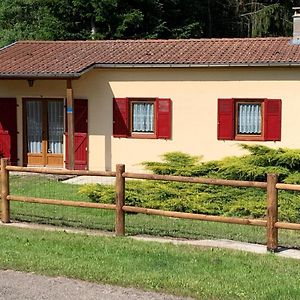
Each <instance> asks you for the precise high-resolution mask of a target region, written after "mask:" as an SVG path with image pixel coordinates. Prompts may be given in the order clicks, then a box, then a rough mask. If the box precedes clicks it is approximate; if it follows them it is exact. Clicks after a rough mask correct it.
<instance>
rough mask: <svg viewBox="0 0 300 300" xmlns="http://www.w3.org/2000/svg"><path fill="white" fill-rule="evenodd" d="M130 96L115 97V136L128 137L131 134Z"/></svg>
mask: <svg viewBox="0 0 300 300" xmlns="http://www.w3.org/2000/svg"><path fill="white" fill-rule="evenodd" d="M128 110H129V107H128V98H114V99H113V136H114V137H128V135H129V128H128V127H129V112H128Z"/></svg>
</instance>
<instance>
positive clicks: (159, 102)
mask: <svg viewBox="0 0 300 300" xmlns="http://www.w3.org/2000/svg"><path fill="white" fill-rule="evenodd" d="M171 104H172V102H171V99H156V137H157V138H158V139H170V138H171V131H172V128H171V127H172V126H171V124H172V105H171Z"/></svg>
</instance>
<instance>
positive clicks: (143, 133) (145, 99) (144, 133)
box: [128, 98, 157, 139]
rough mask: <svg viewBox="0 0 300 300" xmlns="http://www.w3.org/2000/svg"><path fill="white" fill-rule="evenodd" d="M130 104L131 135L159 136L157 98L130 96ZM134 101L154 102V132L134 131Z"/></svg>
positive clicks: (142, 137) (152, 137)
mask: <svg viewBox="0 0 300 300" xmlns="http://www.w3.org/2000/svg"><path fill="white" fill-rule="evenodd" d="M128 102H129V103H128V106H129V110H128V113H129V137H131V138H138V139H156V138H157V122H156V121H157V119H156V118H157V116H156V115H157V113H156V110H157V98H128ZM134 103H153V132H135V131H133V104H134Z"/></svg>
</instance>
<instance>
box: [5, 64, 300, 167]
mask: <svg viewBox="0 0 300 300" xmlns="http://www.w3.org/2000/svg"><path fill="white" fill-rule="evenodd" d="M299 79H300V69H299V70H298V69H296V68H295V69H288V68H265V67H261V68H230V69H229V68H227V69H226V68H197V69H196V68H189V69H167V68H166V69H147V70H146V69H138V68H137V69H130V70H129V69H106V70H104V69H97V70H92V71H90V72H88V73H87V74H85V75H84V76H82V78H81V79H79V80H75V81H73V87H74V97H77V98H87V99H88V100H89V102H88V103H89V121H88V126H89V149H88V151H89V168H90V169H91V170H103V169H114V165H115V164H116V163H125V164H126V168H127V170H138V169H141V166H140V162H142V161H146V160H148V161H149V160H158V159H159V157H160V155H161V154H163V153H165V152H169V151H183V152H187V153H190V154H193V155H203V158H204V159H205V160H209V159H218V158H221V157H224V156H227V155H240V154H242V151H241V150H240V149H239V148H238V146H237V144H238V142H236V141H218V140H217V99H218V98H274V99H282V140H281V141H280V142H261V143H263V144H264V145H268V146H274V147H291V148H300V134H299V131H300V130H299V129H300V118H299V117H298V115H299V110H300V102H299V99H298V97H299V96H298V93H299V92H298V91H299V88H300V81H299ZM0 93H1V97H17V99H18V104H19V107H18V130H19V132H20V134H19V138H18V142H19V147H18V149H19V158H20V159H21V158H22V153H21V147H20V145H21V144H22V122H21V121H20V120H21V117H22V106H21V99H22V97H45V98H46V97H60V98H61V97H65V95H66V82H65V81H59V80H55V81H54V80H53V81H48V80H37V81H35V82H34V86H33V87H31V88H29V87H28V84H27V81H24V80H19V81H8V80H6V81H1V80H0ZM113 97H160V98H171V99H172V105H173V109H172V119H173V120H172V139H171V140H153V139H149V140H147V139H131V138H113V137H112V98H113ZM251 143H259V142H251Z"/></svg>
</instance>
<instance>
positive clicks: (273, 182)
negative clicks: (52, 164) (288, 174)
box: [1, 159, 300, 252]
mask: <svg viewBox="0 0 300 300" xmlns="http://www.w3.org/2000/svg"><path fill="white" fill-rule="evenodd" d="M7 162H8V160H7V159H1V199H2V210H1V211H2V214H1V220H2V222H3V223H9V222H10V201H20V202H29V203H43V204H52V205H64V206H73V207H88V208H98V209H111V210H115V211H116V220H115V232H116V235H119V236H122V235H125V213H126V212H134V213H142V214H149V215H158V216H165V217H172V218H182V219H193V220H201V221H211V222H221V223H231V224H240V225H252V226H261V227H266V233H267V234H266V240H267V249H268V250H269V251H272V252H274V251H277V249H278V230H279V229H291V230H300V224H296V223H286V222H279V221H278V190H289V191H300V185H293V184H283V183H278V182H277V181H278V177H277V175H276V174H268V175H267V182H256V181H240V180H225V179H211V178H200V177H184V176H170V175H155V174H139V173H128V172H125V165H121V164H119V165H117V166H116V171H115V172H106V171H103V172H95V171H72V170H54V169H45V168H29V167H17V166H9V165H8V164H7ZM10 172H29V173H40V174H56V175H77V176H80V175H85V176H106V177H115V178H116V184H115V188H116V203H115V204H103V203H90V202H78V201H68V200H56V199H44V198H35V197H24V196H16V195H11V194H10V192H9V174H10ZM125 178H132V179H145V180H162V181H176V182H188V183H202V184H210V185H221V186H232V187H251V188H260V189H265V190H266V199H267V212H266V216H267V217H266V219H265V220H262V219H249V218H236V217H223V216H212V215H203V214H193V213H182V212H175V211H164V210H158V209H148V208H141V207H133V206H128V205H126V203H125V192H126V183H125Z"/></svg>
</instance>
